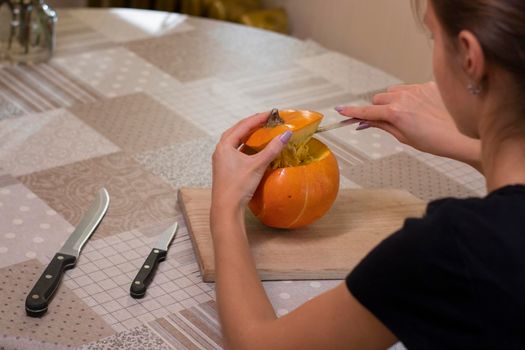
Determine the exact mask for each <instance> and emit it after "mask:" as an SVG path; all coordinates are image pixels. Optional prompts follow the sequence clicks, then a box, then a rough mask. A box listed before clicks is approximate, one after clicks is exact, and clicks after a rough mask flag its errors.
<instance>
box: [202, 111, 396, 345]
mask: <svg viewBox="0 0 525 350" xmlns="http://www.w3.org/2000/svg"><path fill="white" fill-rule="evenodd" d="M267 118H268V114H267V113H266V114H260V115H256V116H254V117H251V118H248V119H245V120H243V121H241V122H240V123H238V124H237V125H236V126H234V127H233V128H231V129H229V130H228V131H226V132H225V133H224V134H223V137H222V138H221V141H220V142H219V144H218V145H217V148H216V150H215V153H214V155H213V190H212V207H211V217H210V224H211V231H212V237H213V244H214V251H215V266H216V282H217V285H216V296H217V303H218V308H219V315H220V320H221V326H222V333H223V335H224V338H225V341H226V345H227V347H228V348H230V349H296V348H297V349H338V348H341V349H351V348H356V349H385V348H387V347H388V346H390V345H392V344H393V343H394V342H395V341H396V338H395V336H394V335H393V334H392V333H391V332H390V331H389V330H388V329H387V328H386V327H385V326H384V325H383V324H382V323H381V322H380V321H379V320H377V319H376V318H375V317H374V316H373V315H372V314H371V313H370V312H369V311H368V310H367V309H365V308H364V307H363V306H362V305H361V304H360V303H359V302H358V301H357V300H356V299H355V298H354V297H353V296H352V295H351V294H350V292H349V291H348V289H347V287H346V286H345V285H344V284H341V285H340V286H339V287H337V288H335V289H333V290H331V291H329V292H327V293H324V294H322V295H320V296H319V297H317V298H314V299H312V300H311V301H309V302H307V303H305V304H304V305H302V306H301V307H299V308H298V309H296V310H294V311H292V312H291V313H289V314H288V315H286V316H284V317H281V318H277V317H276V315H275V312H274V311H273V307H272V305H271V303H270V301H269V300H268V297H267V296H266V293H265V291H264V288H263V286H262V284H261V282H260V280H259V277H258V275H257V271H256V268H255V263H254V260H253V258H252V256H251V252H250V248H249V244H248V239H247V236H246V230H245V226H244V211H245V206H246V203H247V202H248V201H249V199H250V198H251V196H252V195H253V192H254V191H255V188H256V187H257V185H258V183H259V181H260V179H261V177H262V175H263V174H264V171H265V170H266V168H267V166H268V164H269V163H270V162H271V161H272V160H273V159H274V158H275V156H276V155H277V154H278V153H279V152H280V151H281V150H282V148H283V147H284V144H285V143H286V141H287V137H289V136H288V135H284V136H282V137H281V139H282V140H281V139H279V138H277V139H275V140H273V141H272V142H271V143H270V144H269V145H268V146H267V147H266V148H265V149H264V150H263V151H262V152H260V153H258V154H256V155H253V156H248V155H246V154H243V153H241V152H240V151H238V148H239V146H240V145H241V143H242V141H243V140H244V139H245V137H246V136H247V135H249V134H250V133H251V132H252V131H253V130H254V129H255V128H257V127H259V126H260V125H262V123H264V122H265V121H266V119H267Z"/></svg>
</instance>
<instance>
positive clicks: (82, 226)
mask: <svg viewBox="0 0 525 350" xmlns="http://www.w3.org/2000/svg"><path fill="white" fill-rule="evenodd" d="M108 207H109V194H108V191H107V190H106V189H105V188H102V189H100V191H98V193H97V196H96V198H95V200H94V201H93V203H91V206H90V207H89V209H88V210H87V211H86V212H85V213H84V216H83V217H82V219H81V220H80V222H79V223H78V225H77V227H76V228H75V230H74V231H73V233H71V235H70V236H69V238H68V239H67V241H66V242H65V243H64V245H63V246H62V248H60V250H59V252H60V253H62V254H68V255H74V256H76V257H77V258H78V257H79V255H80V251H81V250H82V247H83V246H84V244H85V243H86V241H87V240H88V239H89V237H91V235H92V234H93V232H95V229H96V228H97V226H98V224H99V223H100V221H101V220H102V218H103V217H104V215H105V214H106V211H107V210H108Z"/></svg>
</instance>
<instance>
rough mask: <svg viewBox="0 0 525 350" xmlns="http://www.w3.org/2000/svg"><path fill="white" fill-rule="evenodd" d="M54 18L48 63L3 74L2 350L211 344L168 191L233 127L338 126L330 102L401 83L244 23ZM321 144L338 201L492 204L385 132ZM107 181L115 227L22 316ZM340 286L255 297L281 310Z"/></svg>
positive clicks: (93, 13)
mask: <svg viewBox="0 0 525 350" xmlns="http://www.w3.org/2000/svg"><path fill="white" fill-rule="evenodd" d="M58 13H59V17H60V19H59V22H58V31H57V34H58V35H57V48H56V55H55V57H54V58H53V59H52V60H51V61H50V62H49V63H46V64H40V65H35V66H9V65H6V64H4V65H3V66H1V68H0V167H1V169H0V304H1V305H0V349H62V348H76V347H82V348H86V349H110V348H111V349H113V348H126V349H131V348H137V349H150V348H151V349H169V348H175V349H185V348H188V349H210V348H221V336H220V330H219V324H218V321H217V313H216V307H215V303H214V291H213V284H205V283H203V282H202V280H201V278H200V275H199V271H198V266H197V263H196V260H195V256H194V253H193V249H192V246H191V242H190V239H189V237H188V233H187V230H186V227H185V224H184V220H183V219H182V217H181V214H180V210H179V207H178V205H177V204H176V193H177V189H178V188H180V187H181V186H210V178H211V164H210V156H211V153H212V152H213V149H214V146H215V143H216V142H217V140H218V137H219V135H220V134H221V132H222V131H223V130H225V129H226V128H227V127H229V126H230V125H232V124H233V123H234V122H235V121H237V120H239V118H241V117H244V116H247V115H250V114H252V113H254V112H257V111H264V110H269V109H270V108H272V107H279V108H284V107H288V108H307V109H314V110H318V111H320V112H322V113H325V115H326V121H327V122H330V121H335V120H337V119H339V117H338V116H337V114H336V113H335V112H334V111H333V109H332V108H333V107H334V106H336V105H341V104H366V103H368V101H369V99H370V97H371V96H372V95H373V94H374V93H375V92H377V91H381V90H383V89H384V88H385V87H387V86H389V85H391V84H396V83H400V82H399V81H398V80H397V79H395V78H394V77H392V76H389V75H387V74H385V73H384V72H381V71H379V70H378V69H375V68H373V67H370V66H368V65H366V64H364V63H362V62H359V61H357V60H354V59H352V58H349V57H346V56H344V55H341V54H338V53H335V52H330V51H328V50H326V49H324V48H322V47H320V46H319V45H317V44H315V43H313V42H308V41H306V42H305V41H299V40H296V39H293V38H290V37H285V36H280V35H276V34H273V33H270V32H263V31H259V30H255V29H250V28H246V27H241V26H237V25H232V24H226V23H219V22H215V21H209V20H203V19H196V18H189V17H186V16H181V15H177V14H167V13H161V12H149V11H137V10H87V9H82V10H73V11H60V10H59V11H58ZM385 59H387V58H385ZM321 138H322V140H323V141H324V142H326V143H327V144H328V145H329V146H330V147H331V148H332V150H333V151H334V152H335V153H336V155H337V157H338V160H339V163H340V167H341V172H342V175H343V176H342V179H341V185H342V187H343V188H349V187H374V188H378V187H394V188H402V189H406V190H408V191H410V192H411V193H412V194H414V195H416V196H417V197H419V198H422V199H425V200H430V199H433V198H437V197H441V196H449V195H453V196H472V195H483V194H484V180H483V178H482V176H481V175H479V174H478V173H477V172H476V171H474V170H473V169H471V168H469V167H467V166H465V165H462V164H460V163H458V162H455V161H451V160H448V159H442V158H437V157H433V156H429V155H424V154H421V153H419V152H416V151H414V150H413V149H409V148H407V147H405V146H402V145H401V144H399V143H398V142H397V141H396V140H395V139H394V138H392V137H391V136H389V135H388V134H386V133H384V132H381V131H379V130H373V129H369V130H364V131H360V132H356V131H354V130H353V128H351V127H348V128H343V129H339V130H336V131H331V132H329V133H326V134H323V136H322V137H321ZM102 186H106V187H107V188H108V190H109V193H110V196H111V200H112V202H111V205H110V209H109V211H108V214H107V216H106V217H105V219H104V220H103V222H102V224H101V226H100V227H99V229H98V230H97V231H96V233H95V234H94V236H93V237H92V238H91V240H90V241H89V242H88V244H87V245H86V246H85V249H84V251H83V253H82V255H81V257H80V260H79V262H78V264H77V267H76V268H75V269H73V270H69V271H68V272H67V273H66V275H65V277H64V281H63V283H62V285H61V286H60V288H59V290H58V292H57V295H56V296H55V299H54V300H53V302H52V304H51V306H50V309H49V311H48V313H47V314H46V315H45V316H44V317H43V318H41V319H35V318H29V317H27V316H26V315H25V311H24V301H25V297H26V295H27V293H28V291H29V290H30V289H31V288H32V286H33V284H34V282H35V280H36V279H37V278H38V277H39V276H40V274H41V272H42V271H43V269H44V267H45V265H46V264H47V263H48V261H49V260H50V258H51V257H52V256H53V255H54V253H55V252H56V251H57V250H58V249H59V248H60V246H61V244H62V243H63V242H64V240H65V239H66V238H67V237H68V235H69V234H70V233H71V232H72V230H73V227H74V226H75V225H76V224H77V223H78V221H79V218H80V216H81V214H82V213H83V212H84V210H85V209H86V207H87V205H88V204H89V203H90V201H91V200H92V199H93V196H94V194H95V192H96V191H97V190H98V189H99V188H100V187H102ZM175 220H178V221H179V223H180V224H181V225H182V227H181V229H180V230H179V233H178V236H177V238H176V240H175V242H174V243H173V245H172V247H171V249H170V250H169V254H168V259H167V260H166V261H165V262H164V263H162V264H161V265H160V268H159V271H158V273H157V275H156V277H155V279H154V282H153V284H152V285H151V286H150V288H149V290H148V294H147V296H146V297H145V298H144V299H142V300H135V299H132V298H131V297H130V296H129V286H130V281H131V279H132V278H133V277H134V276H135V274H136V272H137V268H138V267H139V266H140V265H141V264H142V263H143V261H144V259H145V256H146V255H147V253H148V252H149V250H150V247H151V245H152V242H154V241H155V240H156V238H157V236H158V234H159V232H161V231H162V230H163V229H165V228H166V227H167V226H168V225H169V224H171V223H172V222H173V221H175ZM337 283H339V282H338V281H295V282H289V281H287V282H266V283H264V285H265V288H266V290H267V292H268V294H269V296H270V299H271V301H272V303H273V305H274V307H275V310H276V312H277V313H278V314H279V315H283V314H285V313H287V312H289V311H290V310H292V309H294V308H295V307H297V306H298V305H300V304H301V303H303V302H305V301H306V300H308V299H310V298H312V297H313V296H315V295H318V294H319V293H321V292H323V291H325V290H327V289H329V288H331V287H333V286H335V285H336V284H337ZM399 347H401V346H400V345H399Z"/></svg>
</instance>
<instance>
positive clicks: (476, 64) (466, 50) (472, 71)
mask: <svg viewBox="0 0 525 350" xmlns="http://www.w3.org/2000/svg"><path fill="white" fill-rule="evenodd" d="M458 41H459V53H460V56H461V57H460V60H461V65H462V68H463V71H464V72H465V74H466V75H467V76H468V78H469V79H470V80H471V81H472V82H473V83H475V84H479V83H480V82H481V81H482V80H483V78H484V77H485V74H486V63H485V55H484V53H483V49H482V48H481V44H480V43H479V41H478V39H477V38H476V36H475V35H474V34H472V32H470V31H468V30H462V31H461V32H460V33H459V35H458Z"/></svg>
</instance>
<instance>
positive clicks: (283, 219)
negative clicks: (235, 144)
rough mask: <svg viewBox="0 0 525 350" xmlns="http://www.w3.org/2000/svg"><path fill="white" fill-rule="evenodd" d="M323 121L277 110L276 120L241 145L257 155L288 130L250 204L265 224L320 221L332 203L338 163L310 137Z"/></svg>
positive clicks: (310, 115) (284, 225) (294, 224)
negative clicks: (289, 137) (287, 140)
mask: <svg viewBox="0 0 525 350" xmlns="http://www.w3.org/2000/svg"><path fill="white" fill-rule="evenodd" d="M279 117H280V119H278V118H279ZM322 118H323V115H322V114H320V113H317V112H310V111H296V110H281V111H279V113H278V116H277V119H276V118H274V117H271V118H270V119H269V122H268V123H267V125H266V126H265V127H262V128H260V129H258V130H256V131H255V132H254V133H253V134H252V135H251V136H250V137H249V138H248V140H247V141H246V142H245V146H246V147H247V148H248V152H249V151H250V150H251V151H252V152H258V151H260V150H261V149H263V148H264V147H265V146H266V145H267V144H268V142H270V141H271V140H272V139H273V138H274V137H276V136H278V135H280V134H282V133H283V132H285V131H286V130H290V131H292V132H293V136H292V137H291V139H290V141H289V142H288V145H287V146H286V148H285V149H284V150H283V152H282V153H281V154H280V156H279V157H277V159H275V160H274V161H273V162H272V163H271V164H270V167H269V168H268V170H267V171H266V173H265V175H264V176H263V178H262V180H261V183H260V184H259V187H258V188H257V190H256V191H255V194H254V195H253V198H252V199H251V201H250V203H249V205H248V206H249V208H250V210H251V211H252V213H253V214H254V215H255V216H256V217H257V218H258V219H259V220H260V221H261V222H262V223H264V224H265V225H268V226H270V227H275V228H298V227H302V226H306V225H309V224H311V223H312V222H314V221H315V220H317V219H319V218H320V217H322V216H323V215H324V214H325V213H326V212H327V211H328V210H329V209H330V208H331V206H332V204H333V203H334V201H335V198H336V196H337V192H338V191H339V167H338V165H337V160H336V158H335V156H334V155H333V154H332V152H331V151H330V149H329V148H328V147H327V146H326V145H324V144H323V143H322V142H320V141H319V140H316V139H315V138H313V137H312V135H313V134H314V132H315V130H317V127H318V126H319V124H320V123H321V120H322Z"/></svg>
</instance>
